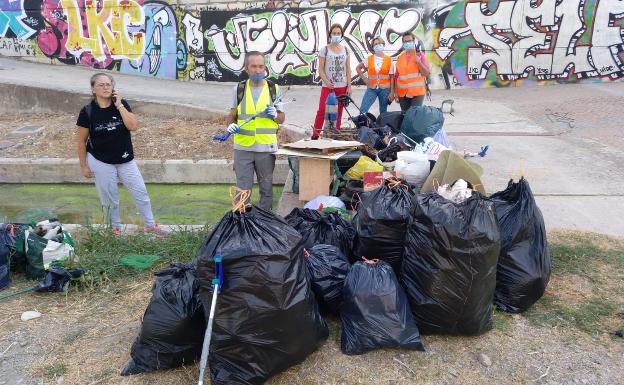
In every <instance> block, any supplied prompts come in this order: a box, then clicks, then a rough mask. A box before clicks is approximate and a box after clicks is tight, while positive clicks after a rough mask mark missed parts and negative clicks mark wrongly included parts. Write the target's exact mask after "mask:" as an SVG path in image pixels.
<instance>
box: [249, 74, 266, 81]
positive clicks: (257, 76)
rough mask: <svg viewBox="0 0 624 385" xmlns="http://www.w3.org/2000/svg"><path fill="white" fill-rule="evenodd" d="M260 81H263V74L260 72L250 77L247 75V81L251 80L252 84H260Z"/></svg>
mask: <svg viewBox="0 0 624 385" xmlns="http://www.w3.org/2000/svg"><path fill="white" fill-rule="evenodd" d="M262 79H264V73H262V72H260V73H253V74H251V75H249V80H251V81H252V82H254V83H260V81H262Z"/></svg>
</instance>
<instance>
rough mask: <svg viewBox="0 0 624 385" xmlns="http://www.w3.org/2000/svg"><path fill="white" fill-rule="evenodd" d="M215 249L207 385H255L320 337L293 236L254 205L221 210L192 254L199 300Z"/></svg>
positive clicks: (323, 327) (321, 327) (322, 329)
mask: <svg viewBox="0 0 624 385" xmlns="http://www.w3.org/2000/svg"><path fill="white" fill-rule="evenodd" d="M217 254H220V255H221V257H222V259H223V270H224V273H223V274H224V284H223V290H222V291H221V292H220V293H219V298H218V300H217V307H216V312H215V316H214V324H213V330H212V340H211V346H210V356H209V364H210V372H211V379H212V385H225V384H229V385H234V384H245V385H249V384H262V383H263V382H265V381H266V380H267V379H268V378H269V377H271V376H272V375H274V374H276V373H278V372H280V371H282V370H285V369H286V368H288V367H290V366H293V365H296V364H298V363H300V362H302V361H303V360H305V358H306V357H307V356H308V355H309V354H311V353H312V352H313V351H314V350H316V349H317V347H318V346H319V345H320V344H321V342H322V341H323V340H325V339H326V338H327V336H328V335H329V331H328V329H327V324H325V321H323V319H322V318H321V316H320V314H319V311H318V306H317V303H316V300H315V299H314V293H313V292H312V290H311V287H310V280H309V277H308V273H307V271H306V266H305V260H304V258H305V257H304V255H303V246H302V244H301V236H300V235H299V233H297V231H296V230H295V229H293V228H292V227H291V226H289V225H288V224H287V223H286V222H285V221H284V220H283V219H282V218H280V217H278V216H276V215H275V214H273V213H272V212H269V211H265V210H263V209H261V208H259V207H256V206H251V207H250V208H249V209H248V210H247V211H246V212H244V213H242V214H241V213H239V212H228V213H227V214H225V216H224V217H223V218H222V219H221V221H220V222H219V224H218V225H217V226H216V227H215V229H214V230H213V232H212V233H211V234H210V236H209V237H208V238H207V240H206V242H205V243H204V245H203V246H202V248H201V249H200V251H199V255H200V259H199V262H198V276H199V280H200V283H201V288H200V295H201V297H202V299H203V300H204V302H205V303H210V302H207V301H210V300H211V299H212V293H211V290H212V288H211V283H212V279H213V278H214V273H215V266H214V258H215V256H216V255H217ZM206 311H208V309H206Z"/></svg>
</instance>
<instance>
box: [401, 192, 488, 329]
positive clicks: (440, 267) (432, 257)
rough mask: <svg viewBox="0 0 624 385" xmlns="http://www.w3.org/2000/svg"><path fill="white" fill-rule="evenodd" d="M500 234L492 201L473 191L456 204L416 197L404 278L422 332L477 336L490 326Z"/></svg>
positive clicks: (431, 195) (427, 195)
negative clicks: (469, 195)
mask: <svg viewBox="0 0 624 385" xmlns="http://www.w3.org/2000/svg"><path fill="white" fill-rule="evenodd" d="M499 252H500V231H499V229H498V222H497V220H496V213H495V210H494V203H493V202H492V201H490V200H489V199H487V198H483V197H482V196H481V195H480V194H479V193H477V192H475V193H473V195H472V196H471V197H470V198H468V199H467V200H466V201H464V202H463V203H460V204H455V203H453V202H451V201H449V200H447V199H445V198H443V197H442V196H440V195H438V194H437V193H435V192H430V193H425V194H420V195H418V198H417V199H416V204H415V205H414V210H413V217H412V220H411V221H410V225H409V229H408V232H407V239H406V245H405V256H404V258H403V267H402V271H401V279H402V282H403V287H405V292H406V293H407V296H408V298H409V300H410V306H411V308H412V312H413V313H414V318H415V319H416V323H417V324H418V327H419V328H420V331H421V332H422V333H423V334H424V333H444V334H462V335H477V334H481V333H484V332H486V331H488V330H490V329H491V328H492V311H493V305H492V300H493V297H494V288H495V287H496V263H497V261H498V253H499Z"/></svg>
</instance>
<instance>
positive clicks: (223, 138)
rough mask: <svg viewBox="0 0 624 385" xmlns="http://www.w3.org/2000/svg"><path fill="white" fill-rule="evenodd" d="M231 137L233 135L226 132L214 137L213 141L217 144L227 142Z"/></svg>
mask: <svg viewBox="0 0 624 385" xmlns="http://www.w3.org/2000/svg"><path fill="white" fill-rule="evenodd" d="M230 136H232V134H230V133H229V132H226V133H225V134H217V135H215V136H213V137H212V140H215V141H217V142H225V141H226V140H228V139H230Z"/></svg>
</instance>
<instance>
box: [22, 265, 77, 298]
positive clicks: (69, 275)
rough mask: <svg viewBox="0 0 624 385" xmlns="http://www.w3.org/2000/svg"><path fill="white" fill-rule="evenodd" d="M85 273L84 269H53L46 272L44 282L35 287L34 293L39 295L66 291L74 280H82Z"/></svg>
mask: <svg viewBox="0 0 624 385" xmlns="http://www.w3.org/2000/svg"><path fill="white" fill-rule="evenodd" d="M84 273H85V270H84V269H72V270H69V271H68V270H65V269H63V268H61V267H53V268H51V269H50V270H49V271H47V272H46V275H45V277H44V278H43V281H41V282H39V283H38V284H37V286H35V288H34V291H36V292H39V293H54V292H61V291H64V290H65V285H67V283H68V282H69V281H71V280H72V279H77V278H80V276H82V275H83V274H84Z"/></svg>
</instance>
